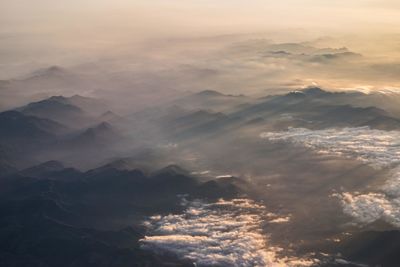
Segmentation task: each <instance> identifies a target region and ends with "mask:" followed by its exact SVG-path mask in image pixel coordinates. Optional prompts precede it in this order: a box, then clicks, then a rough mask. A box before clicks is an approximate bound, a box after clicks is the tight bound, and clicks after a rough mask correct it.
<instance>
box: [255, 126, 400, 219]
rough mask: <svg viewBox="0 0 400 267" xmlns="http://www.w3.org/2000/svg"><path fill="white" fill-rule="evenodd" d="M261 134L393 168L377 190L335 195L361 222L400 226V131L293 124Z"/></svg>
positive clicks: (272, 139) (321, 151)
mask: <svg viewBox="0 0 400 267" xmlns="http://www.w3.org/2000/svg"><path fill="white" fill-rule="evenodd" d="M261 137H262V138H265V139H268V140H270V141H273V142H279V141H286V142H291V143H294V144H296V145H301V146H305V147H308V148H310V149H313V150H315V151H317V152H318V153H321V154H328V155H334V156H342V157H347V158H352V159H355V160H359V161H361V162H364V163H366V164H368V165H370V166H372V167H374V168H388V169H390V170H391V175H390V177H389V179H388V180H387V181H386V182H385V184H384V185H383V186H382V188H379V190H378V191H377V192H371V193H367V194H361V193H358V192H355V193H343V194H335V195H334V196H336V197H338V198H339V199H340V202H341V204H342V206H343V211H344V213H346V214H348V215H350V216H352V217H353V218H354V219H355V220H356V221H358V222H360V223H366V224H368V223H372V222H375V221H377V220H380V219H381V220H384V221H386V222H388V223H390V224H392V225H394V226H397V227H400V167H398V166H399V164H400V132H398V131H381V130H372V129H370V128H368V127H358V128H343V129H326V130H316V131H312V130H308V129H302V128H292V129H289V130H288V131H285V132H274V133H273V132H266V133H262V134H261Z"/></svg>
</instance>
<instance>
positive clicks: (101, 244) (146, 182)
mask: <svg viewBox="0 0 400 267" xmlns="http://www.w3.org/2000/svg"><path fill="white" fill-rule="evenodd" d="M61 167H62V166H61V164H60V163H57V162H46V163H43V164H40V165H38V166H34V167H31V168H29V169H26V170H23V171H21V172H19V173H17V174H15V175H14V176H11V177H7V178H3V179H0V193H1V198H0V217H1V218H2V219H1V220H0V235H1V236H2V237H3V239H2V240H3V242H2V244H1V245H0V261H1V263H2V264H5V266H118V267H119V266H193V265H191V263H190V262H186V261H181V260H177V259H175V258H174V257H173V256H169V255H154V254H151V253H150V252H146V251H143V250H141V249H140V247H139V239H141V238H143V237H144V235H145V229H144V228H143V227H142V226H141V223H140V221H141V218H143V216H146V215H148V214H152V213H154V212H172V211H177V210H180V209H181V207H180V205H179V203H180V201H181V200H180V198H179V197H178V196H177V195H179V194H191V193H192V192H200V193H199V194H197V195H196V196H197V197H199V196H207V194H208V192H207V188H208V186H202V182H200V181H197V180H196V178H194V177H191V176H189V175H188V171H186V170H184V169H182V168H180V167H179V166H168V167H166V168H164V169H162V170H160V171H157V172H155V173H154V174H152V175H149V176H148V175H145V174H143V172H141V171H139V170H131V171H127V170H119V169H116V168H113V167H112V166H111V165H109V166H108V167H100V168H97V169H93V170H90V171H87V172H79V171H74V172H71V170H70V169H61ZM32 174H35V175H32ZM27 175H29V176H31V177H27ZM68 175H71V177H69V178H68ZM32 176H35V177H32ZM47 177H49V178H47ZM50 177H51V178H50ZM226 187H227V188H225V186H224V185H222V184H221V185H220V186H219V187H218V188H214V189H213V192H212V197H214V196H217V195H218V192H219V191H220V192H221V193H223V192H227V191H228V190H229V189H230V188H231V187H230V185H229V184H228V183H227V184H226ZM193 195H194V193H193ZM220 195H221V196H222V194H220ZM194 196H195V195H194ZM232 196H233V195H232ZM11 221H12V222H13V223H12V224H10V223H9V222H11ZM99 229H101V230H99Z"/></svg>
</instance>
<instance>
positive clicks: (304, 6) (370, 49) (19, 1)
mask: <svg viewBox="0 0 400 267" xmlns="http://www.w3.org/2000/svg"><path fill="white" fill-rule="evenodd" d="M399 26H400V1H398V0H280V1H271V0H218V1H216V0H85V1H83V0H68V1H61V0H59V1H55V0H35V1H33V0H0V79H5V78H10V77H16V76H18V75H22V74H26V73H29V72H30V71H32V70H34V69H37V68H40V67H45V66H49V65H62V66H67V67H68V66H73V65H74V64H81V63H85V62H94V61H99V60H104V58H107V59H110V58H113V57H116V55H119V56H120V57H123V58H126V57H134V56H135V57H136V58H135V60H134V64H136V66H139V65H140V64H141V65H140V66H141V67H142V65H143V62H145V64H147V65H146V66H150V67H152V66H157V67H158V66H160V65H163V64H164V65H163V66H165V69H168V64H170V63H169V62H167V60H165V59H168V60H169V59H172V60H174V61H176V58H177V56H179V57H181V56H182V54H185V55H186V54H189V53H187V50H190V49H192V50H196V49H197V50H199V49H203V50H206V48H216V47H217V46H215V47H213V45H212V44H211V45H210V44H207V45H208V47H206V48H205V44H204V43H201V44H200V43H198V47H195V45H196V42H193V43H191V44H190V45H191V46H189V45H188V44H183V45H182V44H179V45H180V46H179V48H178V44H177V43H171V42H170V43H167V44H164V43H163V42H158V46H148V45H147V42H148V40H152V44H154V43H157V42H155V41H154V40H169V39H170V40H172V39H179V38H186V39H190V38H193V39H195V38H197V37H199V36H213V35H226V34H239V33H240V34H244V33H270V34H269V35H264V36H263V38H267V39H271V40H274V41H275V42H283V41H290V42H302V41H311V40H315V39H317V38H318V37H327V36H329V37H334V38H333V39H326V40H329V41H325V42H324V43H323V44H321V43H319V44H318V45H323V46H324V47H336V48H337V47H340V46H346V47H348V48H349V50H351V51H352V52H355V53H361V54H363V56H364V57H365V60H368V62H370V63H371V62H375V63H376V62H379V63H383V62H384V63H385V64H389V63H390V64H391V65H385V66H383V67H382V66H380V65H379V66H378V67H376V66H375V65H373V64H372V63H371V64H370V66H371V67H369V68H368V69H367V70H365V68H364V69H363V70H359V71H358V72H357V73H354V75H356V74H357V79H358V80H357V84H358V83H360V82H359V80H360V79H361V80H362V79H363V78H364V76H365V77H367V78H369V80H371V77H373V76H371V75H369V74H368V75H366V74H364V73H366V72H369V71H370V69H371V68H372V69H373V71H375V72H376V69H377V68H378V69H379V71H380V72H379V73H378V74H376V77H378V78H379V77H381V76H382V75H381V72H382V73H384V71H383V70H387V69H389V70H396V71H397V69H400V67H398V66H400V64H398V63H397V62H400V60H398V59H397V57H398V56H399V54H400V53H399V51H400V37H399V36H400V35H398V33H399V29H400V27H399ZM265 36H267V37H265ZM143 44H146V45H143ZM168 45H169V46H168ZM143 47H144V48H145V49H144V50H143ZM149 47H150V48H149ZM250 47H251V46H250ZM166 48H167V49H170V48H174V49H175V50H174V51H173V52H172V53H171V51H167V52H166V51H165V49H166ZM214 50H215V49H214ZM121 55H123V56H121ZM190 55H191V56H192V60H189V59H188V60H186V59H185V60H182V61H180V62H179V64H188V62H189V63H190V64H192V65H193V64H196V63H197V62H195V60H194V59H196V58H197V59H200V58H199V57H198V55H199V53H198V51H196V54H195V55H196V57H193V55H192V54H190ZM394 55H395V56H394ZM144 56H146V60H144V61H143V57H144ZM230 56H236V54H235V55H230ZM256 56H259V55H256ZM137 57H141V58H140V60H142V61H141V62H139V61H140V60H139V59H137ZM252 57H253V55H248V58H246V60H248V61H251V60H252ZM149 58H150V60H149ZM155 58H156V59H157V60H158V61H155ZM398 58H400V57H398ZM201 59H204V57H202V58H201ZM160 60H163V61H162V64H160V62H161V61H160ZM235 60H236V61H238V62H235V65H234V66H237V65H241V64H243V62H239V61H240V60H241V58H239V57H238V58H235ZM260 60H261V59H260ZM274 60H275V59H274ZM283 60H286V59H282V60H280V62H279V64H278V63H276V62H273V63H271V62H269V63H268V64H269V65H268V68H270V67H271V64H275V65H277V66H281V65H282V64H283V63H282V62H281V61H283ZM365 60H364V61H363V62H361V63H360V62H357V64H364V63H365ZM210 61H211V62H212V63H213V64H215V65H218V67H220V65H224V64H225V65H224V67H226V66H229V67H231V65H233V63H232V62H230V63H229V64H227V63H226V61H222V59H221V58H218V57H215V58H213V59H207V60H205V62H203V63H201V64H203V65H204V66H206V65H207V64H210ZM359 61H360V60H359ZM392 61H393V62H392ZM221 62H224V63H221ZM131 63H132V62H130V64H131ZM174 63H176V62H174ZM352 63H354V61H353V60H352ZM171 64H172V63H171ZM263 64H266V63H265V62H264V63H263ZM290 64H292V61H291V63H290ZM296 64H297V63H296ZM307 64H308V63H307ZM313 64H315V63H313ZM335 64H336V65H335V67H340V64H339V63H335ZM174 66H175V67H174V68H170V69H168V71H169V70H171V69H173V70H174V71H176V69H177V67H176V65H174ZM246 66H249V64H248V63H246ZM357 66H361V65H357ZM252 67H253V66H252ZM297 67H298V66H297ZM297 67H296V71H295V74H296V75H298V70H297ZM279 68H281V72H283V70H282V69H283V67H279ZM284 68H285V69H286V70H287V69H292V68H288V67H287V66H285V67H284ZM315 68H316V70H320V69H321V68H319V67H318V66H317V67H315ZM261 69H262V70H263V69H264V67H263V68H261ZM355 69H357V68H355ZM233 70H235V69H233ZM300 70H301V68H300ZM325 70H326V72H328V71H329V73H330V78H331V80H335V75H333V74H335V71H336V69H335V70H331V69H329V70H328V69H327V68H325ZM353 70H354V69H352V70H351V72H350V70H347V69H346V70H341V73H346V74H347V76H351V75H350V74H353V72H352V71H353ZM226 71H228V70H226ZM337 71H338V70H337ZM337 73H340V72H337ZM262 75H263V74H262V73H261V74H260V76H262ZM363 75H364V76H363ZM396 75H397V72H395V73H393V74H392V76H391V77H396ZM282 76H283V77H285V76H284V75H283V74H282ZM331 76H332V77H333V78H332V77H331ZM342 76H343V75H342ZM296 77H297V76H296ZM360 77H361V78H360ZM374 77H375V76H374ZM301 78H304V79H308V80H314V77H311V78H310V77H301ZM347 79H350V78H349V77H346V81H345V82H343V83H341V86H343V84H345V83H347ZM224 81H225V80H223V79H222V78H221V84H222V83H223V82H224ZM252 82H254V81H252ZM370 82H371V81H369V82H368V84H369V83H370ZM262 83H263V81H262V80H260V81H259V84H262ZM388 83H389V84H390V85H391V83H390V82H388ZM330 84H332V82H331V83H330ZM385 85H386V84H385Z"/></svg>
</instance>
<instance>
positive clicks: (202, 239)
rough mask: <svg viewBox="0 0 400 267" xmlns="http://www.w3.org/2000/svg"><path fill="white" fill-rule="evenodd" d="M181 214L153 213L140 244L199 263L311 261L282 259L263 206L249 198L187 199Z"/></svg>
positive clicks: (290, 263) (307, 262)
mask: <svg viewBox="0 0 400 267" xmlns="http://www.w3.org/2000/svg"><path fill="white" fill-rule="evenodd" d="M186 205H187V209H186V211H185V212H184V213H183V214H177V215H167V216H153V217H151V218H150V220H149V221H148V222H147V225H148V226H149V227H150V231H151V235H149V236H146V237H145V238H144V239H142V240H141V242H142V247H143V248H145V249H150V250H154V251H156V252H158V253H173V254H175V255H177V256H178V257H179V258H181V259H187V260H190V261H193V262H194V263H195V264H196V265H197V266H260V267H261V266H310V265H312V264H313V263H314V261H312V260H303V259H297V258H296V259H293V258H290V259H289V258H284V259H280V258H278V256H277V252H278V251H279V250H280V249H279V248H276V247H269V246H268V243H267V241H268V240H267V239H266V236H265V234H263V231H262V224H263V221H264V220H263V219H264V216H266V213H265V207H264V206H262V205H259V204H257V203H255V202H254V201H251V200H248V199H235V200H232V201H225V200H219V201H218V202H216V203H211V204H207V203H204V202H201V201H194V202H187V203H186Z"/></svg>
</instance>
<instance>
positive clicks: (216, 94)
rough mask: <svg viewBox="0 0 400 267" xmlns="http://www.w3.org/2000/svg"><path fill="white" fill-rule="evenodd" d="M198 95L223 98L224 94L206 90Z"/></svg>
mask: <svg viewBox="0 0 400 267" xmlns="http://www.w3.org/2000/svg"><path fill="white" fill-rule="evenodd" d="M196 95H200V96H223V95H224V94H222V93H220V92H218V91H214V90H204V91H201V92H198V93H196Z"/></svg>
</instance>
